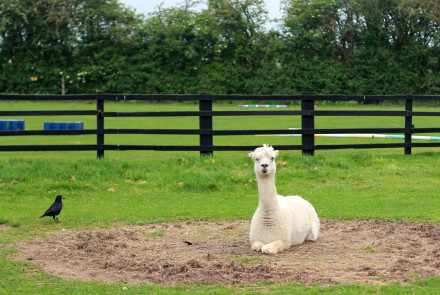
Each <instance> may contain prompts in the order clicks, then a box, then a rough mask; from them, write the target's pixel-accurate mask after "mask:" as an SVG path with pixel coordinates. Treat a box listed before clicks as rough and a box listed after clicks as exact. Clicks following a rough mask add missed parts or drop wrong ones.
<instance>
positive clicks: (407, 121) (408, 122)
mask: <svg viewBox="0 0 440 295" xmlns="http://www.w3.org/2000/svg"><path fill="white" fill-rule="evenodd" d="M412 110H413V99H412V97H411V98H407V99H406V102H405V111H406V112H412ZM412 128H413V124H412V116H410V115H409V114H406V115H405V129H407V131H406V132H405V144H409V145H411V137H412V133H411V129H412ZM408 130H409V131H408ZM405 155H411V146H408V147H405Z"/></svg>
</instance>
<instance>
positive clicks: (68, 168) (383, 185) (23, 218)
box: [0, 102, 440, 294]
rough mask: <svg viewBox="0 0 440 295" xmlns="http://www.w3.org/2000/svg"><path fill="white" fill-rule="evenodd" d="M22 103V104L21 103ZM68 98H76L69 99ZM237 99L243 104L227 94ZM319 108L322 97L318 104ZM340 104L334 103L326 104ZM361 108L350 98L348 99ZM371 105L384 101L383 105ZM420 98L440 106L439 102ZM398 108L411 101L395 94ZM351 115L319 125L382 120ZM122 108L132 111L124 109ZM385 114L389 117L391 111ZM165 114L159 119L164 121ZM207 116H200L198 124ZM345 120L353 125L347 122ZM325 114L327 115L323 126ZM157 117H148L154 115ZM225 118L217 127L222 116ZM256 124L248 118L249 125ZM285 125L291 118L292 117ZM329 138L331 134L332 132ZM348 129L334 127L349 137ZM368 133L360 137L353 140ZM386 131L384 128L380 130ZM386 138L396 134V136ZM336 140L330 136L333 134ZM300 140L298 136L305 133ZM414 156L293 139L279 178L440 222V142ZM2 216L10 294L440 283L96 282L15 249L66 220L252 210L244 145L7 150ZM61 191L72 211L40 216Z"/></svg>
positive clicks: (381, 215)
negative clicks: (23, 258)
mask: <svg viewBox="0 0 440 295" xmlns="http://www.w3.org/2000/svg"><path fill="white" fill-rule="evenodd" d="M16 104H17V105H16ZM18 104H22V103H3V102H2V103H1V104H0V105H1V109H9V110H10V109H15V108H20V109H25V108H24V107H23V105H18ZM64 104H65V107H69V108H70V107H71V106H70V104H69V103H64ZM24 105H25V106H26V108H28V109H41V110H43V109H59V108H60V107H62V103H60V104H52V103H48V104H41V105H33V104H32V103H28V104H26V103H24ZM88 107H89V108H90V109H92V108H93V107H94V105H87V104H84V105H80V104H77V105H76V106H75V108H79V109H87V108H88ZM142 107H143V108H145V110H147V109H152V110H153V109H154V110H160V109H173V108H174V109H175V110H177V109H185V110H195V109H196V108H197V106H194V105H188V104H186V105H172V106H167V105H142ZM136 108H138V107H137V106H136V105H135V104H130V103H125V104H122V105H118V104H114V105H110V106H108V107H106V110H108V111H110V110H133V109H136ZM215 108H217V109H222V110H223V109H228V108H229V109H231V108H233V107H232V106H226V105H220V106H215ZM318 108H319V106H318ZM322 108H323V109H324V108H329V107H328V106H323V107H322ZM337 108H338V109H349V108H352V107H350V106H338V107H337ZM363 108H364V109H369V108H377V106H376V107H374V106H368V107H363ZM419 108H420V109H427V110H432V109H430V108H429V107H419ZM387 109H401V107H394V106H387ZM352 119H353V118H347V119H346V120H342V121H343V122H324V121H321V122H317V126H316V127H317V128H331V127H330V126H332V127H339V126H341V127H343V126H347V124H350V125H349V126H352V127H372V126H365V125H364V124H367V123H369V122H367V118H360V119H359V121H358V120H352ZM422 119H423V120H421V119H420V120H421V121H416V126H417V127H419V126H420V127H422V126H423V127H436V125H435V124H437V126H438V122H436V121H435V118H429V117H426V118H422ZM49 120H50V121H62V120H63V121H67V120H69V121H84V122H85V128H94V126H95V125H93V124H96V122H95V121H96V119H95V118H93V117H92V118H89V119H87V120H86V119H85V118H65V117H57V118H49V119H48V118H26V128H27V129H42V122H43V121H49ZM119 120H121V119H119ZM123 120H124V121H123V123H122V122H118V121H117V119H115V120H114V122H110V121H109V122H108V123H107V121H106V127H108V128H113V127H115V128H116V127H119V128H130V127H133V128H143V127H144V126H145V128H176V127H175V126H174V127H173V124H175V123H176V122H177V123H178V124H179V125H178V126H179V128H180V127H181V128H197V124H196V123H194V122H193V121H192V120H189V119H184V118H180V119H168V120H165V121H160V122H159V120H158V119H157V118H156V119H145V118H144V119H139V118H124V119H123ZM234 120H235V119H234V118H220V119H219V121H214V128H217V129H234V128H242V127H243V126H242V124H243V123H240V122H237V121H234ZM298 120H299V119H298V118H296V117H295V118H289V117H282V118H281V119H277V120H275V119H274V118H272V119H271V118H269V120H267V122H259V121H255V120H254V118H252V119H249V120H246V124H249V128H252V129H253V128H255V129H258V128H261V129H263V126H264V128H274V129H275V128H286V127H296V126H298V124H299V121H298ZM381 120H385V121H387V122H382V121H381ZM156 121H157V122H156ZM401 121H402V118H391V119H384V118H378V119H376V118H372V121H370V122H374V124H375V126H374V127H385V126H382V125H381V124H383V123H385V124H388V125H389V126H388V127H401V126H403V122H401ZM194 124H195V125H194ZM344 124H345V125H344ZM321 125H322V126H321ZM147 126H148V127H147ZM216 126H217V127H216ZM246 126H247V125H246ZM280 126H284V127H280ZM42 139H43V140H47V138H43V137H27V138H25V139H23V138H18V137H9V138H4V137H2V138H1V140H2V143H1V144H14V142H16V143H17V142H20V143H23V142H24V141H25V142H26V143H30V144H41V140H42ZM158 139H159V137H156V136H124V135H115V136H114V137H111V136H109V138H106V142H108V143H127V142H125V141H129V143H131V144H143V143H146V144H153V143H154V144H157V140H158ZM216 140H218V141H219V142H215V144H234V145H235V144H255V145H260V144H262V143H263V142H265V143H270V144H289V143H291V142H295V141H298V142H299V139H298V138H282V137H279V138H274V137H270V138H269V137H267V138H265V137H263V138H261V137H243V138H242V137H224V138H219V139H216ZM323 140H324V139H323ZM339 140H340V139H329V141H330V143H331V142H340V141H339ZM49 141H50V142H51V143H53V144H66V143H76V142H81V143H84V144H85V143H94V142H95V138H94V137H93V136H91V137H87V136H54V137H51V138H49ZM160 141H163V142H168V143H173V144H180V143H183V144H192V143H191V141H195V142H196V143H197V141H198V139H197V137H195V138H189V139H188V138H186V137H185V138H180V137H177V138H175V139H172V138H163V139H162V138H160ZM359 141H361V142H366V141H369V140H365V139H357V140H353V139H350V143H352V142H353V143H355V142H359ZM371 141H374V142H377V139H374V140H371ZM385 142H389V141H386V140H385ZM326 143H327V142H326ZM294 144H296V143H294ZM413 151H414V154H413V155H411V156H405V155H403V151H402V149H398V150H394V149H393V150H362V151H352V150H347V151H344V150H341V151H326V152H324V151H322V152H321V151H318V152H317V155H316V156H315V157H304V156H301V154H300V152H299V151H281V152H280V156H279V157H278V159H277V163H278V171H277V188H278V191H279V193H280V194H293V193H294V194H299V195H302V196H304V197H306V198H307V199H308V200H310V201H311V203H312V204H314V205H315V207H316V208H317V210H318V212H319V215H320V217H321V218H327V219H342V220H350V219H389V220H396V221H401V220H408V221H411V222H421V221H423V222H436V223H438V222H440V194H439V189H438V188H439V187H440V169H439V162H440V150H439V149H414V150H413ZM0 167H1V169H0V200H1V206H0V224H5V225H7V226H9V227H11V229H8V230H1V231H0V265H1V267H0V277H1V278H2V279H1V280H0V294H3V293H4V294H66V293H69V294H86V293H95V294H103V293H104V294H118V293H123V294H180V293H185V294H231V293H233V294H258V293H267V292H268V293H274V294H296V293H297V294H318V293H319V294H377V293H381V294H438V293H439V292H440V278H431V279H428V280H423V281H419V282H417V283H414V284H412V285H410V286H400V285H397V284H393V285H386V286H359V285H352V286H333V287H319V286H300V285H295V284H288V285H284V284H275V283H271V282H267V283H266V284H263V285H257V286H237V287H235V288H229V287H223V286H218V285H216V286H210V285H179V286H177V287H159V286H154V285H137V286H129V287H128V290H126V291H124V290H123V287H124V286H125V285H123V284H122V283H121V284H112V285H106V284H99V283H96V282H81V281H66V280H63V279H61V278H58V277H55V276H52V275H49V274H46V273H45V272H43V271H42V269H41V268H40V267H39V266H37V265H35V264H32V263H28V262H17V261H12V260H10V259H9V258H8V257H7V256H8V255H9V254H12V253H15V252H16V249H15V248H14V246H13V243H14V242H15V241H18V240H20V239H29V238H32V237H33V236H35V235H45V234H46V233H48V232H51V231H54V230H59V229H61V228H67V229H69V228H74V229H84V228H90V227H112V226H119V225H127V224H130V225H142V224H148V223H153V222H154V223H156V222H164V221H174V220H213V221H215V220H234V219H246V220H248V219H250V218H251V216H252V214H253V212H254V210H255V208H256V206H257V203H258V198H257V187H256V183H255V180H254V179H255V175H254V173H253V168H252V162H251V160H250V159H249V158H248V157H247V153H244V152H230V153H227V152H221V153H216V154H215V155H214V157H212V158H200V157H199V156H198V153H179V152H175V153H168V152H137V151H130V152H120V151H119V152H116V151H115V152H106V155H105V159H101V160H98V159H96V154H95V153H94V152H63V153H57V152H41V153H37V152H35V153H34V152H30V153H9V152H8V153H0ZM57 194H62V195H63V196H65V197H66V199H65V200H64V206H65V207H64V209H63V212H62V213H61V215H60V216H59V219H60V222H59V223H54V222H53V221H52V219H50V218H45V219H38V218H37V217H38V216H40V215H41V214H42V213H43V212H44V210H45V209H46V208H47V206H48V205H49V204H50V203H51V202H52V201H53V199H54V197H55V196H56V195H57Z"/></svg>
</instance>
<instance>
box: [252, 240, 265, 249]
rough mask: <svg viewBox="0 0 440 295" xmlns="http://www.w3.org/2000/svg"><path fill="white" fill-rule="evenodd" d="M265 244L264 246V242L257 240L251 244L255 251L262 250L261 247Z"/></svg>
mask: <svg viewBox="0 0 440 295" xmlns="http://www.w3.org/2000/svg"><path fill="white" fill-rule="evenodd" d="M263 246H264V243H263V242H260V241H255V242H253V243H252V245H251V249H252V250H253V251H258V252H260V251H261V248H263Z"/></svg>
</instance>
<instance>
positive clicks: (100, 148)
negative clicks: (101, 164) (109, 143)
mask: <svg viewBox="0 0 440 295" xmlns="http://www.w3.org/2000/svg"><path fill="white" fill-rule="evenodd" d="M98 94H99V95H98V99H97V101H96V111H97V114H96V129H97V133H96V144H97V149H96V153H97V157H98V159H101V158H104V114H103V113H104V98H103V95H102V92H98Z"/></svg>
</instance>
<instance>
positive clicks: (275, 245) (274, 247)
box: [261, 240, 287, 254]
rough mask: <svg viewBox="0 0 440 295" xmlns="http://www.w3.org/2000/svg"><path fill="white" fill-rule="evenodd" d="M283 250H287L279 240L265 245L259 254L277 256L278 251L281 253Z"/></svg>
mask: <svg viewBox="0 0 440 295" xmlns="http://www.w3.org/2000/svg"><path fill="white" fill-rule="evenodd" d="M285 248H287V247H285V243H284V242H283V241H281V240H278V241H274V242H272V243H269V244H267V245H265V246H264V247H263V248H261V252H263V253H264V254H277V253H278V252H279V251H283V250H284V249H285Z"/></svg>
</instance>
